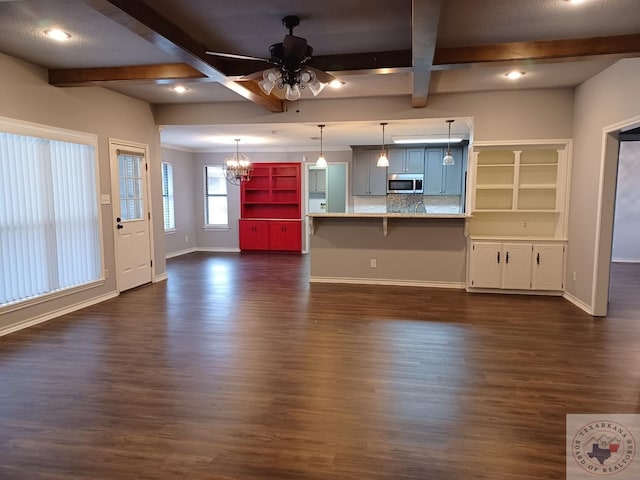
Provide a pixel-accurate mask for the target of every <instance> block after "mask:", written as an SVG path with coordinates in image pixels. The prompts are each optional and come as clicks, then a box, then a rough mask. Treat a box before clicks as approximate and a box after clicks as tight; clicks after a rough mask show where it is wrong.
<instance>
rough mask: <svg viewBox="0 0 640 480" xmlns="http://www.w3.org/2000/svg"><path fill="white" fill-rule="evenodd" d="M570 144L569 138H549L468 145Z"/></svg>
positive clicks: (482, 142) (480, 142)
mask: <svg viewBox="0 0 640 480" xmlns="http://www.w3.org/2000/svg"><path fill="white" fill-rule="evenodd" d="M569 142H571V139H570V138H551V139H548V140H547V139H525V140H495V141H489V140H482V141H479V142H473V145H472V144H471V143H469V146H470V147H471V146H473V147H496V146H499V147H517V146H520V145H542V146H551V145H565V144H567V143H569Z"/></svg>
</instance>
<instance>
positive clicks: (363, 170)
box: [351, 150, 371, 196]
mask: <svg viewBox="0 0 640 480" xmlns="http://www.w3.org/2000/svg"><path fill="white" fill-rule="evenodd" d="M370 164H371V152H370V151H369V150H354V152H353V175H352V183H351V190H352V194H353V195H356V196H359V195H371V193H370V192H369V165H370Z"/></svg>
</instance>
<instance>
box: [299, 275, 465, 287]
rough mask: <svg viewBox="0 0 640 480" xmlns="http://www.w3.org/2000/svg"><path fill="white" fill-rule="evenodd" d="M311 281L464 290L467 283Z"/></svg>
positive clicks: (336, 278)
mask: <svg viewBox="0 0 640 480" xmlns="http://www.w3.org/2000/svg"><path fill="white" fill-rule="evenodd" d="M309 282H310V283H351V284H358V285H390V286H397V287H426V288H455V289H457V290H464V288H465V286H466V284H465V283H461V282H421V281H415V280H392V279H383V278H376V279H373V278H349V277H315V276H311V277H309Z"/></svg>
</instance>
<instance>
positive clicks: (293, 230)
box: [240, 163, 302, 252]
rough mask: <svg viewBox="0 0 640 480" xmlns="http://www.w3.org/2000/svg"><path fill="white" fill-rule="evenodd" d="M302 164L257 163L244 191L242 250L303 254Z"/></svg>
mask: <svg viewBox="0 0 640 480" xmlns="http://www.w3.org/2000/svg"><path fill="white" fill-rule="evenodd" d="M300 186H301V164H300V163H257V164H254V165H253V174H252V176H251V180H249V181H248V182H243V183H242V185H241V189H240V217H241V218H240V250H273V251H287V252H301V251H302V208H301V193H300V191H301V187H300Z"/></svg>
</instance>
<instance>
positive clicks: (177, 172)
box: [162, 147, 201, 255]
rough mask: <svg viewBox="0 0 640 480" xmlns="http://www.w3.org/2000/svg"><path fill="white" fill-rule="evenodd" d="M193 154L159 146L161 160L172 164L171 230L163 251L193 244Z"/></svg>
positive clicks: (194, 228) (167, 251) (192, 246)
mask: <svg viewBox="0 0 640 480" xmlns="http://www.w3.org/2000/svg"><path fill="white" fill-rule="evenodd" d="M193 157H194V154H193V153H192V152H184V151H180V150H176V149H172V148H164V147H163V148H162V161H163V162H168V163H170V164H171V166H172V168H173V197H174V198H173V202H174V213H175V220H176V229H175V231H174V232H171V233H166V234H165V252H166V254H167V255H171V254H176V253H179V252H186V251H191V250H193V249H195V247H196V203H195V200H196V199H195V195H194V194H193V191H194V186H195V183H196V181H198V180H197V179H198V178H200V179H201V177H197V175H196V170H195V169H194V160H193Z"/></svg>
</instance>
